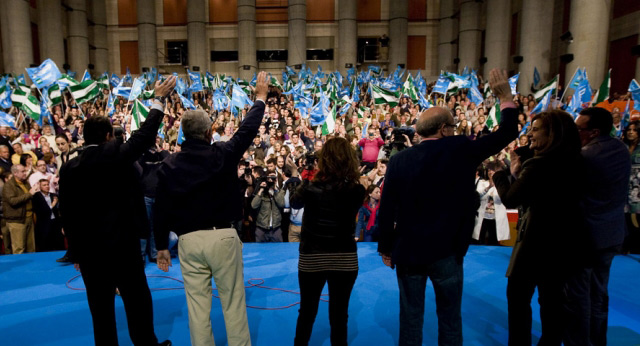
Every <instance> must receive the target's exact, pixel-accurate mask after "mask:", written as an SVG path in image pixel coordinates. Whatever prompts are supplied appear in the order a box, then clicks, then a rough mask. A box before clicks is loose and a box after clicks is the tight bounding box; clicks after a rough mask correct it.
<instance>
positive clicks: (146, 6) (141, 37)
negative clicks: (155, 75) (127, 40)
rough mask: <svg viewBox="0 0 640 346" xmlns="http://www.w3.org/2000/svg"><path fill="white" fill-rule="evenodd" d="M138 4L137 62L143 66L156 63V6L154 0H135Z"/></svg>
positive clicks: (153, 65) (141, 67)
mask: <svg viewBox="0 0 640 346" xmlns="http://www.w3.org/2000/svg"><path fill="white" fill-rule="evenodd" d="M137 1H138V2H137V5H138V63H139V65H140V71H134V72H133V73H142V69H143V68H145V67H146V68H149V69H151V68H152V67H155V66H156V65H157V64H158V42H157V39H156V35H157V34H156V7H155V5H156V4H155V1H154V0H137Z"/></svg>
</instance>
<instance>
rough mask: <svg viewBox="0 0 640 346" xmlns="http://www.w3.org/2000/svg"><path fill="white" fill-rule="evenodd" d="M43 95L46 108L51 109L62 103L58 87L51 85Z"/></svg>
mask: <svg viewBox="0 0 640 346" xmlns="http://www.w3.org/2000/svg"><path fill="white" fill-rule="evenodd" d="M43 94H44V95H46V98H47V107H53V106H55V105H57V104H59V103H62V93H61V92H60V85H58V84H57V83H56V84H51V85H50V86H49V87H48V88H46V89H45V90H44V93H43Z"/></svg>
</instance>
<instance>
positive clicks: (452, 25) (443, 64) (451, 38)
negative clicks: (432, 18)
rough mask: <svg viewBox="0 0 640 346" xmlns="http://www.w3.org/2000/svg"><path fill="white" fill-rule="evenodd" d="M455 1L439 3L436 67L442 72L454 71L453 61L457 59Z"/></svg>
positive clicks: (455, 67)
mask: <svg viewBox="0 0 640 346" xmlns="http://www.w3.org/2000/svg"><path fill="white" fill-rule="evenodd" d="M455 3H456V2H455V1H441V2H440V32H439V34H438V36H439V39H438V66H439V70H442V71H450V72H453V71H456V70H457V66H456V64H454V63H453V59H455V58H457V57H458V40H457V38H458V19H456V18H455V17H454V15H455V13H456V7H455V6H456V4H455Z"/></svg>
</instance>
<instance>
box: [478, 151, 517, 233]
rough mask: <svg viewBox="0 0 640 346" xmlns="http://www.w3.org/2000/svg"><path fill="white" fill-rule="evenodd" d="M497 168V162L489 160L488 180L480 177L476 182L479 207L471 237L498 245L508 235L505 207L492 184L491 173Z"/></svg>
mask: <svg viewBox="0 0 640 346" xmlns="http://www.w3.org/2000/svg"><path fill="white" fill-rule="evenodd" d="M499 169H500V167H499V166H498V163H496V162H490V163H489V164H487V171H488V176H489V180H484V179H480V180H479V181H478V183H477V184H476V191H478V195H479V196H480V207H479V208H478V215H477V216H476V226H475V228H474V229H473V235H472V237H473V239H475V240H476V241H477V244H485V245H499V241H501V240H508V239H509V237H510V234H509V220H508V218H507V208H506V207H505V206H504V204H502V201H501V200H500V196H499V195H498V191H497V190H496V187H495V186H494V185H493V174H494V173H495V172H496V171H497V170H499Z"/></svg>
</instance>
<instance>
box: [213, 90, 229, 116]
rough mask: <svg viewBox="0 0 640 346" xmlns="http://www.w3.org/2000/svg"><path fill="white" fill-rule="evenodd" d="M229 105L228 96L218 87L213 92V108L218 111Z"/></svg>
mask: <svg viewBox="0 0 640 346" xmlns="http://www.w3.org/2000/svg"><path fill="white" fill-rule="evenodd" d="M227 107H229V98H228V97H227V95H225V94H224V93H223V92H222V91H220V89H216V91H215V92H214V93H213V109H215V110H216V111H218V112H220V111H223V110H225V109H227Z"/></svg>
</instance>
